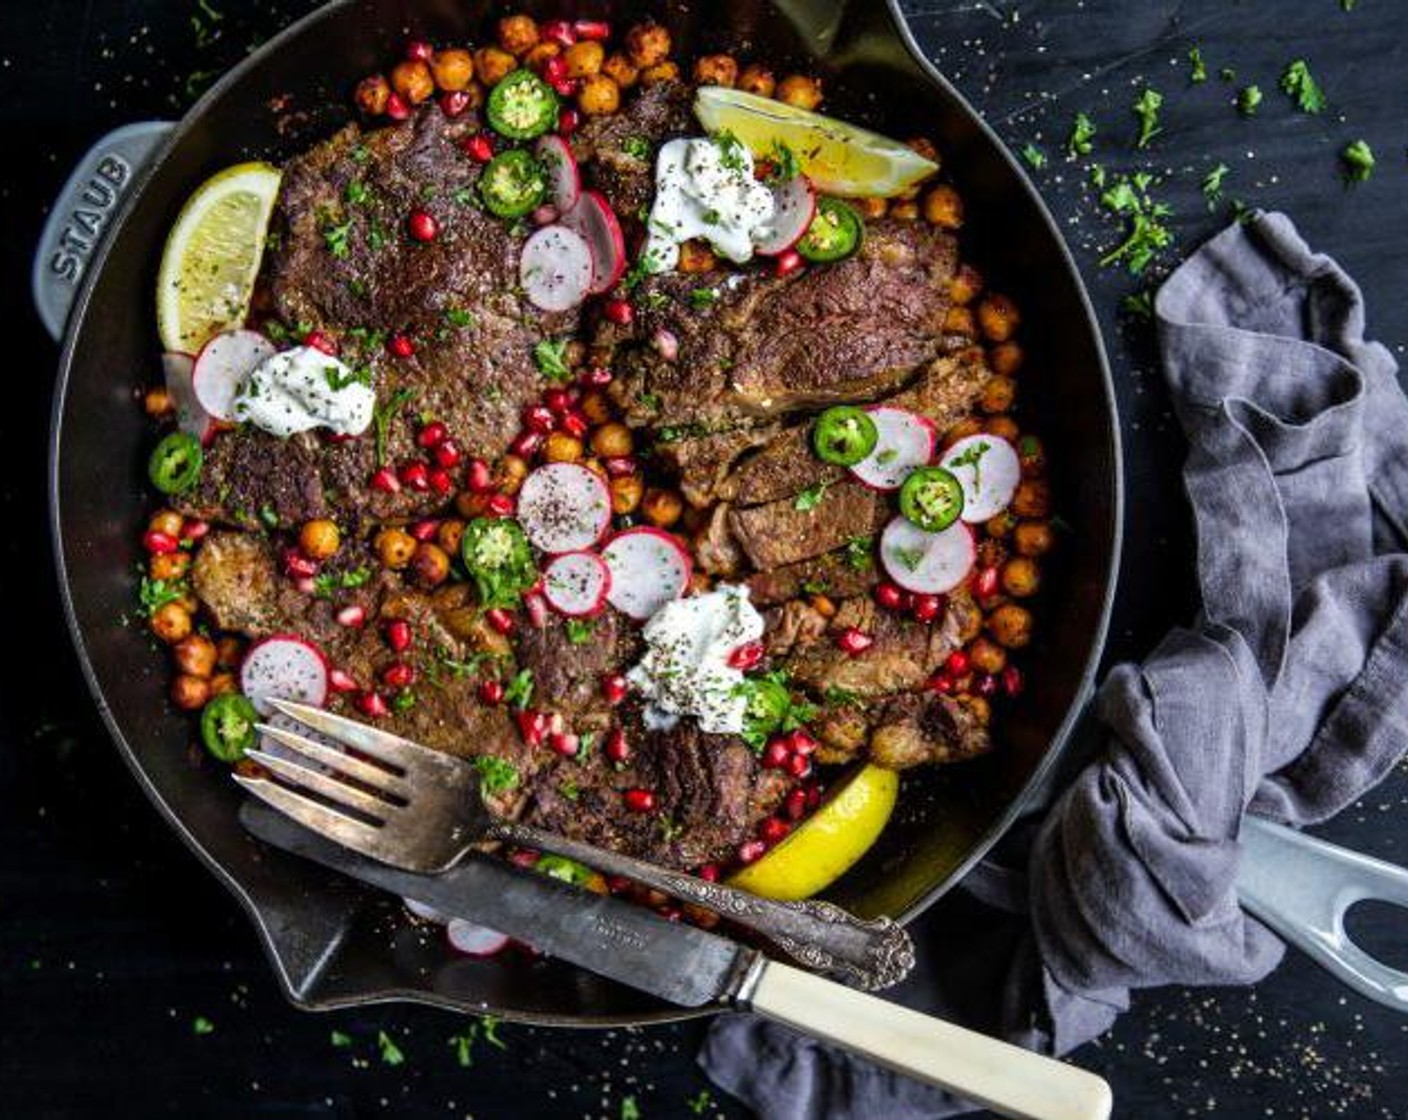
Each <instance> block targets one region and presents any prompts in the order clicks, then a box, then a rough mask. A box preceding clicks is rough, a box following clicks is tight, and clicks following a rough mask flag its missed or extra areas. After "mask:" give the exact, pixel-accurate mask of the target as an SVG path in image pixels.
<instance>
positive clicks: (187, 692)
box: [171, 673, 210, 712]
mask: <svg viewBox="0 0 1408 1120" xmlns="http://www.w3.org/2000/svg"><path fill="white" fill-rule="evenodd" d="M209 699H210V682H209V681H204V680H201V679H200V677H192V676H190V675H188V674H186V673H182V674H181V675H180V676H179V677H177V678H176V679H175V680H174V681H172V682H171V702H172V703H173V704H175V705H176V707H178V708H180V709H181V711H183V712H195V711H199V710H200V709H201V708H203V707H205V703H206V701H207V700H209Z"/></svg>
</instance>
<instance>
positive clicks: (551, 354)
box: [533, 338, 572, 381]
mask: <svg viewBox="0 0 1408 1120" xmlns="http://www.w3.org/2000/svg"><path fill="white" fill-rule="evenodd" d="M533 361H534V362H535V363H536V364H537V366H538V371H539V372H540V373H541V374H542V375H543V376H544V377H546V378H547V379H548V380H549V381H566V380H568V379H569V378H571V376H572V371H571V370H570V369H568V368H567V339H565V338H559V339H550V338H545V339H543V340H542V342H540V343H538V344H537V345H536V346H534V347H533Z"/></svg>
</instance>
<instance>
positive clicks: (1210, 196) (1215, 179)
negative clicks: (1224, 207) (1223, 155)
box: [1203, 163, 1232, 210]
mask: <svg viewBox="0 0 1408 1120" xmlns="http://www.w3.org/2000/svg"><path fill="white" fill-rule="evenodd" d="M1231 170H1232V169H1231V168H1230V167H1228V166H1227V164H1225V163H1219V164H1218V165H1217V166H1216V167H1214V168H1213V169H1212V170H1211V171H1209V172H1208V173H1207V174H1206V175H1204V176H1203V197H1204V198H1206V199H1207V200H1208V209H1209V210H1212V209H1214V208H1215V207H1216V206H1217V204H1218V203H1219V202H1221V201H1222V180H1223V179H1225V178H1227V173H1228V172H1229V171H1231Z"/></svg>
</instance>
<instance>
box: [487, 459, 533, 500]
mask: <svg viewBox="0 0 1408 1120" xmlns="http://www.w3.org/2000/svg"><path fill="white" fill-rule="evenodd" d="M527 477H528V460H527V459H524V458H523V457H522V456H521V455H505V456H504V457H503V458H502V459H501V460H499V469H498V471H497V472H496V473H495V475H494V485H496V486H497V487H498V488H499V491H500V492H501V493H504V494H508V495H510V496H512V495H514V494H517V493H518V491H519V488H520V487H522V485H523V480H524V479H525V478H527Z"/></svg>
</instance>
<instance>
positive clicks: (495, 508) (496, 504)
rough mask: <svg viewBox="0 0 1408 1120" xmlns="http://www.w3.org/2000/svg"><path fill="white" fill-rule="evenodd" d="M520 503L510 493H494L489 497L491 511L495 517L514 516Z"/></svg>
mask: <svg viewBox="0 0 1408 1120" xmlns="http://www.w3.org/2000/svg"><path fill="white" fill-rule="evenodd" d="M517 508H518V503H517V502H516V501H514V500H513V498H512V497H511V496H510V495H508V494H494V495H493V496H492V497H490V499H489V512H490V513H491V514H493V515H494V516H495V517H512V516H513V511H514V510H516V509H517Z"/></svg>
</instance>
